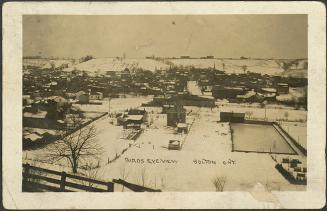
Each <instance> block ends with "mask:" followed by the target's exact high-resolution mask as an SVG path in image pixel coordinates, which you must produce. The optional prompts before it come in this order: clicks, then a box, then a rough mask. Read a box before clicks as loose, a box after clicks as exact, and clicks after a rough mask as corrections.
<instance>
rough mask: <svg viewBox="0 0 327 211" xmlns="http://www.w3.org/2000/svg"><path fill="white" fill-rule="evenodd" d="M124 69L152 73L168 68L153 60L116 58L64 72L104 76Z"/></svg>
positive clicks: (79, 65) (77, 66) (103, 59)
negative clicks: (75, 71)
mask: <svg viewBox="0 0 327 211" xmlns="http://www.w3.org/2000/svg"><path fill="white" fill-rule="evenodd" d="M125 68H128V69H129V70H133V69H138V68H141V69H144V70H150V71H154V70H156V69H158V70H164V69H168V68H169V66H168V65H166V64H164V63H162V62H158V61H155V60H153V59H122V60H121V59H117V58H96V59H92V60H89V61H86V62H83V63H80V64H77V65H74V66H72V67H70V68H67V69H65V71H72V70H74V69H77V70H80V71H87V72H88V73H90V74H95V73H99V74H106V72H107V71H123V70H125Z"/></svg>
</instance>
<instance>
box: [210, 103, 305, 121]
mask: <svg viewBox="0 0 327 211" xmlns="http://www.w3.org/2000/svg"><path fill="white" fill-rule="evenodd" d="M216 105H218V109H219V111H226V112H241V113H245V115H246V118H248V119H252V120H264V119H266V120H268V121H294V122H306V121H307V111H305V110H295V109H294V108H291V107H286V106H281V105H270V104H268V105H266V106H265V108H264V107H263V108H262V107H260V105H259V104H236V103H226V102H223V101H220V102H218V103H216Z"/></svg>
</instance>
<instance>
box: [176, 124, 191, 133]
mask: <svg viewBox="0 0 327 211" xmlns="http://www.w3.org/2000/svg"><path fill="white" fill-rule="evenodd" d="M177 132H178V133H188V127H187V124H186V123H178V124H177Z"/></svg>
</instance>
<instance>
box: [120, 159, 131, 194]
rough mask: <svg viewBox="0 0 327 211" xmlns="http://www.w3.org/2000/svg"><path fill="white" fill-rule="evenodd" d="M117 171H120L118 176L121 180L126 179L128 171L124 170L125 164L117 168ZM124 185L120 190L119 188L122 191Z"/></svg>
mask: <svg viewBox="0 0 327 211" xmlns="http://www.w3.org/2000/svg"><path fill="white" fill-rule="evenodd" d="M119 173H120V177H121V179H122V180H126V179H127V177H128V175H129V172H128V171H126V166H125V165H124V166H122V167H120V168H119ZM124 187H125V186H123V187H122V190H121V191H122V192H124Z"/></svg>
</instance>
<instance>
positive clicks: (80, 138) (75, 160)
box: [44, 115, 101, 173]
mask: <svg viewBox="0 0 327 211" xmlns="http://www.w3.org/2000/svg"><path fill="white" fill-rule="evenodd" d="M95 136H96V129H95V127H94V126H92V125H88V126H85V127H83V125H82V119H81V118H79V117H76V116H75V115H71V116H70V117H69V119H68V122H67V124H66V126H65V128H63V129H62V130H61V131H60V132H59V137H60V138H59V140H57V141H55V142H54V143H53V144H50V145H48V147H47V150H46V153H45V155H44V158H45V159H46V160H47V161H48V162H51V163H55V162H58V161H60V160H63V159H64V160H67V161H68V162H69V163H70V166H71V168H72V170H73V173H77V169H78V167H79V164H80V162H82V161H87V162H89V161H92V159H98V158H99V155H100V154H101V149H100V147H99V145H98V144H97V142H96V140H95Z"/></svg>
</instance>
